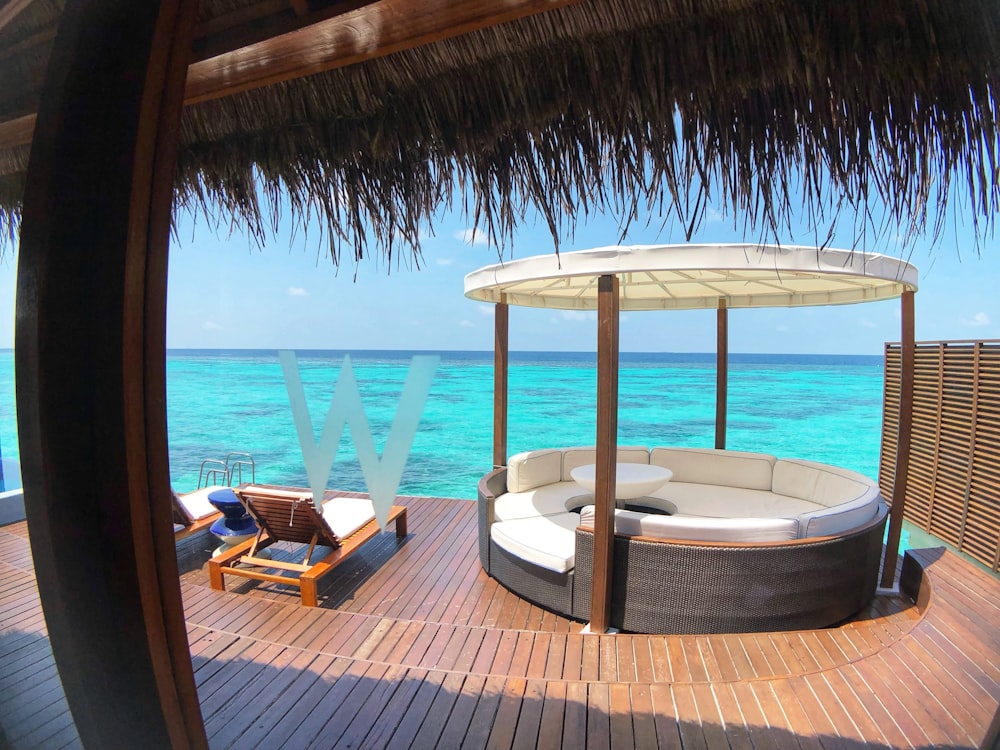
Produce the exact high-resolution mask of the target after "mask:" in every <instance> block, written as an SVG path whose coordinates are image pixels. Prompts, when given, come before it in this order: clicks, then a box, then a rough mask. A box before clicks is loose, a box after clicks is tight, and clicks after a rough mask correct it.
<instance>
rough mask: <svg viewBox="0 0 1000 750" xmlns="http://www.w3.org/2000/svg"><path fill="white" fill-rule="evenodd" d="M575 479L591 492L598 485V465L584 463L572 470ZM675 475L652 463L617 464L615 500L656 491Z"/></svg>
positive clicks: (571, 474) (641, 495)
mask: <svg viewBox="0 0 1000 750" xmlns="http://www.w3.org/2000/svg"><path fill="white" fill-rule="evenodd" d="M569 475H570V476H571V477H573V481H574V482H576V483H577V484H579V485H580V486H581V487H584V488H586V489H587V490H589V491H590V493H591V494H593V493H594V491H595V488H596V486H597V465H596V464H583V465H582V466H577V467H576V468H575V469H572V470H570V472H569ZM673 475H674V473H673V472H672V471H670V469H665V468H664V467H662V466H654V465H652V464H615V500H634V499H636V498H638V497H643V496H644V495H648V494H649V493H650V492H655V491H656V490H658V489H660V487H662V486H663V485H665V484H666V483H667V482H669V481H670V478H671V477H672V476H673Z"/></svg>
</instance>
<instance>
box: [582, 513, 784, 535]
mask: <svg viewBox="0 0 1000 750" xmlns="http://www.w3.org/2000/svg"><path fill="white" fill-rule="evenodd" d="M580 525H581V526H584V527H587V528H593V527H594V506H593V505H588V506H586V507H584V509H583V510H582V511H581V512H580ZM798 528H799V524H798V521H796V520H795V519H792V518H705V517H701V516H681V515H677V516H660V515H654V514H651V513H636V512H634V511H631V510H616V511H615V533H616V534H626V535H628V536H646V537H650V538H653V539H683V540H687V541H700V542H782V541H786V540H788V539H795V538H796V536H797V532H798Z"/></svg>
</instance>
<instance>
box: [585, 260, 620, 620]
mask: <svg viewBox="0 0 1000 750" xmlns="http://www.w3.org/2000/svg"><path fill="white" fill-rule="evenodd" d="M618 286H619V281H618V277H617V276H601V277H600V279H599V280H598V287H597V470H596V472H595V473H596V477H595V479H596V487H595V489H594V506H595V507H594V570H593V589H592V590H591V595H590V631H591V632H592V633H606V632H608V628H609V627H610V626H611V589H612V582H613V580H614V549H615V463H616V461H617V457H618Z"/></svg>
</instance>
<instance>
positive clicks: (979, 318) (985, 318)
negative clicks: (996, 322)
mask: <svg viewBox="0 0 1000 750" xmlns="http://www.w3.org/2000/svg"><path fill="white" fill-rule="evenodd" d="M991 322H992V321H990V316H989V315H987V314H986V313H984V312H981V311H980V312H977V313H976V314H975V315H973V316H972V318H971V319H969V320H965V319H963V320H962V325H964V326H972V327H974V328H978V327H979V326H988V325H989V324H990V323H991Z"/></svg>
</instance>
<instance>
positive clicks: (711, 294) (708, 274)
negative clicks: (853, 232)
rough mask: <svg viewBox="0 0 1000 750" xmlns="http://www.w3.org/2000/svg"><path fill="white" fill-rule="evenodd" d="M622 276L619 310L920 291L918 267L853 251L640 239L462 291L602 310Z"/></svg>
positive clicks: (490, 269)
mask: <svg viewBox="0 0 1000 750" xmlns="http://www.w3.org/2000/svg"><path fill="white" fill-rule="evenodd" d="M611 274H614V275H617V276H618V278H619V280H620V303H619V306H620V309H621V310H623V311H625V310H692V309H701V308H717V307H719V304H720V301H721V302H725V305H726V307H733V308H740V307H800V306H807V305H846V304H852V303H856V302H873V301H876V300H884V299H893V298H896V297H899V296H900V295H901V294H902V293H903V292H906V291H916V289H917V269H916V268H915V267H914V266H912V265H910V264H909V263H907V262H906V261H903V260H900V259H898V258H891V257H888V256H885V255H875V254H872V253H862V252H858V251H851V250H837V249H820V248H817V247H801V246H782V247H777V246H774V245H744V244H737V245H633V246H628V247H618V246H612V247H601V248H595V249H593V250H580V251H576V252H569V253H561V254H560V255H558V256H556V255H555V254H554V253H553V254H550V255H538V256H534V257H531V258H523V259H520V260H514V261H510V262H508V263H500V264H497V265H492V266H486V267H485V268H481V269H479V270H478V271H473V272H472V273H470V274H469V275H467V276H466V277H465V296H466V297H470V298H471V299H476V300H482V301H484V302H503V301H506V302H507V303H508V304H510V305H518V306H522V307H542V308H552V309H560V310H593V309H596V308H597V280H598V279H599V278H600V277H601V276H606V275H611Z"/></svg>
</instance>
